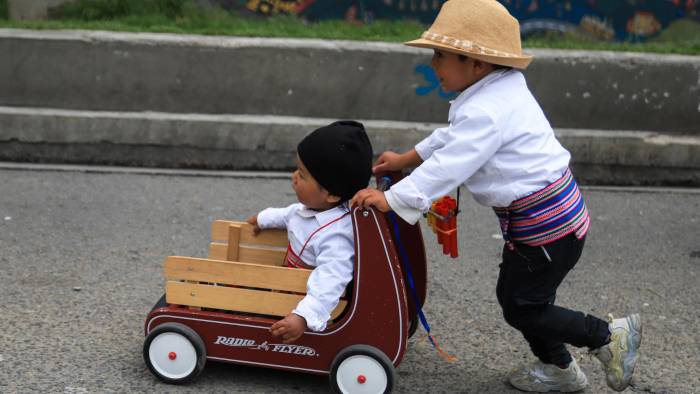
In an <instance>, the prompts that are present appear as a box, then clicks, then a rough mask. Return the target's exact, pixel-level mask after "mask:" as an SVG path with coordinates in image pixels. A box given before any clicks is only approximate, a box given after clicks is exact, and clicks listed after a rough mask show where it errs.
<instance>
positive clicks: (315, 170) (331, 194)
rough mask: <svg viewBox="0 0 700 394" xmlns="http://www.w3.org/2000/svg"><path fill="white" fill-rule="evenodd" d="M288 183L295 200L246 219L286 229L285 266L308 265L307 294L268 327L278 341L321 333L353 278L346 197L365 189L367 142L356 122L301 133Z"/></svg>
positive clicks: (369, 148)
mask: <svg viewBox="0 0 700 394" xmlns="http://www.w3.org/2000/svg"><path fill="white" fill-rule="evenodd" d="M296 162H297V170H296V171H294V173H293V174H292V187H293V189H294V192H295V193H296V195H297V199H298V201H299V202H297V203H294V204H292V205H290V206H288V207H286V208H267V209H265V210H263V211H261V212H260V213H258V214H257V215H255V216H252V217H250V218H249V219H248V220H247V221H248V223H250V224H252V225H254V226H256V229H257V230H258V231H259V230H260V229H268V228H279V229H287V234H288V238H289V246H288V248H287V255H286V257H285V265H286V266H288V267H296V268H307V269H313V272H312V273H311V275H310V276H309V279H308V282H307V294H306V296H305V297H304V298H303V299H302V300H301V301H300V302H299V304H298V305H297V306H296V308H295V309H294V310H292V311H291V312H290V313H289V314H288V315H287V316H286V317H284V318H283V319H282V320H279V321H278V322H276V323H275V324H273V325H272V326H271V327H270V332H271V333H272V335H273V336H275V337H279V338H281V339H282V341H283V342H284V343H291V342H294V341H296V340H297V339H299V337H301V335H302V334H303V333H304V331H306V330H307V329H310V330H312V331H323V330H324V329H325V328H326V324H327V322H328V320H329V319H330V317H331V312H332V311H333V309H334V308H335V307H336V306H337V305H338V301H339V299H340V297H341V295H342V294H343V292H344V291H345V288H346V286H347V284H348V283H349V282H350V280H352V277H353V263H354V258H355V245H354V236H353V228H352V220H351V218H350V215H349V213H350V209H349V207H348V204H347V201H348V200H349V199H350V198H352V196H353V195H354V194H355V193H356V192H357V191H359V190H361V189H363V188H365V187H367V184H368V183H369V179H370V176H371V175H372V146H371V144H370V142H369V138H368V137H367V133H366V132H365V129H364V126H363V125H362V124H361V123H358V122H354V121H338V122H334V123H332V124H330V125H328V126H324V127H321V128H319V129H317V130H315V131H313V132H312V133H311V134H309V135H308V136H306V137H305V138H304V139H303V140H302V141H301V142H300V143H299V145H298V146H297V158H296Z"/></svg>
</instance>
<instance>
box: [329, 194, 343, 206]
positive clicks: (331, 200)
mask: <svg viewBox="0 0 700 394" xmlns="http://www.w3.org/2000/svg"><path fill="white" fill-rule="evenodd" d="M326 202H327V203H328V204H333V205H335V204H337V203H339V202H340V197H338V196H334V195H332V194H330V193H328V195H327V196H326Z"/></svg>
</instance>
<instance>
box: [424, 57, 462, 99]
mask: <svg viewBox="0 0 700 394" xmlns="http://www.w3.org/2000/svg"><path fill="white" fill-rule="evenodd" d="M414 71H415V72H416V73H417V74H420V75H422V76H423V81H424V82H425V84H424V85H421V86H418V87H417V88H416V94H417V95H419V96H427V95H429V94H430V93H432V92H433V91H435V92H437V94H438V96H440V98H443V99H446V100H452V99H454V98H455V97H457V93H455V92H446V91H444V90H442V86H440V80H439V79H438V77H437V74H435V71H433V69H432V68H431V67H430V66H429V65H427V64H419V65H417V66H416V68H415V69H414Z"/></svg>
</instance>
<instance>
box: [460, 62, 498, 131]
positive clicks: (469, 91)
mask: <svg viewBox="0 0 700 394" xmlns="http://www.w3.org/2000/svg"><path fill="white" fill-rule="evenodd" d="M509 71H511V70H495V71H491V72H490V73H488V74H487V75H486V76H485V77H483V78H481V79H480V80H478V81H477V82H476V83H475V84H473V85H472V86H470V87H468V88H466V89H464V91H462V93H460V94H459V96H457V98H456V99H454V100H452V101H450V112H449V114H448V115H447V121H448V122H450V123H452V120H453V119H454V116H455V111H456V109H457V108H458V107H459V106H461V105H462V104H464V102H465V101H467V100H468V99H469V98H470V97H472V96H473V95H475V94H476V92H478V91H479V89H481V88H482V87H484V86H486V85H488V84H490V83H491V82H493V81H496V80H498V79H501V78H502V77H503V76H505V75H506V74H509Z"/></svg>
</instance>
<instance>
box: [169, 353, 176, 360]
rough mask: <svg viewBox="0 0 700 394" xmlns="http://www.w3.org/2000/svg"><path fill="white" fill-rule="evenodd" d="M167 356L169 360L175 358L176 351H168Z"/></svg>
mask: <svg viewBox="0 0 700 394" xmlns="http://www.w3.org/2000/svg"><path fill="white" fill-rule="evenodd" d="M168 358H169V359H171V360H175V359H176V358H177V353H175V352H170V353H168Z"/></svg>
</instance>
